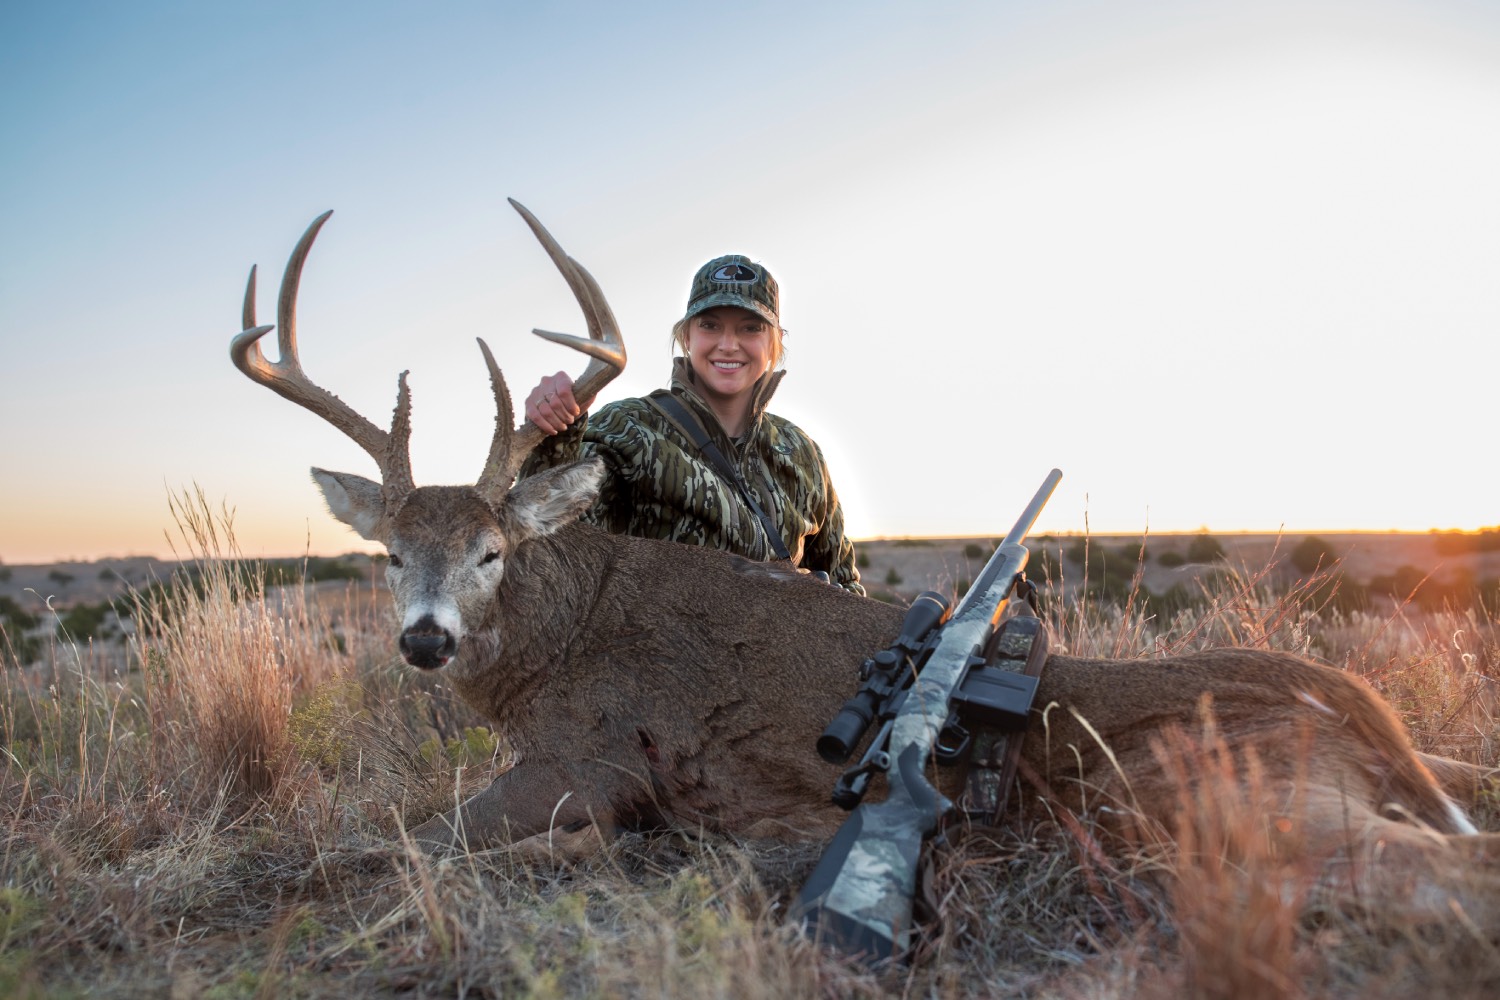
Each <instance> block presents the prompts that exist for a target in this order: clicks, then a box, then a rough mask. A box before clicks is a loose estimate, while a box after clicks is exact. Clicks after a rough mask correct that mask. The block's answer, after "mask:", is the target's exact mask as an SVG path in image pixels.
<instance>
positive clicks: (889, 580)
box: [885, 566, 901, 587]
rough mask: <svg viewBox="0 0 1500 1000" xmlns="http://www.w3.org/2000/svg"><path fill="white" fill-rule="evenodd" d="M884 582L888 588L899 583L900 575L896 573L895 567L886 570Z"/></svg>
mask: <svg viewBox="0 0 1500 1000" xmlns="http://www.w3.org/2000/svg"><path fill="white" fill-rule="evenodd" d="M885 582H886V586H888V587H894V586H896V585H897V584H899V583H900V582H901V574H900V573H897V572H896V567H894V566H892V567H891V568H890V569H888V570H886V573H885Z"/></svg>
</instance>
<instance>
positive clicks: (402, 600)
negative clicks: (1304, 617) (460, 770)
mask: <svg viewBox="0 0 1500 1000" xmlns="http://www.w3.org/2000/svg"><path fill="white" fill-rule="evenodd" d="M517 208H518V210H520V211H521V212H522V214H523V216H524V217H525V218H526V219H527V222H528V223H529V224H530V225H531V227H532V229H533V232H535V233H536V234H537V236H538V238H539V239H540V240H541V241H542V243H543V245H544V247H546V248H547V251H548V253H549V255H551V256H552V258H553V260H554V262H555V263H556V264H557V266H558V267H559V269H560V270H561V271H562V273H563V275H564V276H565V277H566V278H567V280H568V282H569V284H570V286H572V288H573V290H574V293H575V295H576V296H577V297H578V300H579V303H580V305H581V306H582V307H583V309H584V312H585V315H586V316H587V318H588V323H589V329H590V338H588V339H586V340H585V339H583V338H571V337H566V336H563V335H560V334H545V333H544V334H542V335H543V336H545V337H547V338H548V339H552V340H555V341H558V342H561V343H566V344H569V345H570V346H573V347H575V348H578V349H579V350H582V351H584V352H585V353H588V354H589V355H590V356H591V357H592V358H594V361H593V362H591V364H590V366H589V368H588V369H587V370H586V371H585V372H584V373H583V375H582V377H580V378H579V379H578V380H577V382H576V383H575V395H576V396H577V398H578V399H579V400H580V401H581V402H585V403H586V402H587V401H588V400H589V399H590V398H591V397H592V396H593V395H594V394H595V393H597V392H598V390H599V388H600V387H601V386H602V385H603V384H604V382H606V381H607V380H608V379H609V378H610V377H613V375H614V374H616V373H617V372H618V371H619V370H620V369H621V368H622V367H623V365H624V346H623V343H622V342H621V341H620V339H619V335H618V332H617V331H616V330H615V324H614V319H613V317H612V316H611V315H610V314H609V310H608V306H607V305H606V304H605V303H604V299H603V295H602V293H600V291H599V289H598V286H597V285H596V284H595V282H594V281H593V279H592V277H590V276H589V275H588V273H587V272H586V271H584V270H583V268H582V267H580V266H579V265H578V264H577V263H576V262H575V261H573V260H571V259H570V258H568V257H567V256H566V255H565V254H563V253H562V251H561V249H560V248H559V247H557V245H556V243H555V241H553V240H552V238H551V237H550V236H549V235H548V234H547V233H546V231H545V230H544V229H542V228H541V226H540V224H539V223H537V222H536V220H535V219H534V218H532V217H531V216H530V215H529V213H526V212H525V210H524V209H520V207H519V206H517ZM324 219H326V216H324V217H323V218H320V219H319V220H318V221H317V222H315V223H314V224H313V226H312V227H310V229H309V230H308V232H307V234H306V235H304V237H303V240H302V241H301V243H299V244H298V247H297V249H296V251H295V252H294V253H293V255H292V260H291V261H290V262H289V264H288V266H287V274H286V277H285V278H284V279H283V282H282V295H281V304H280V309H279V318H280V322H279V324H278V325H279V330H280V332H279V343H280V347H281V359H280V361H279V362H277V363H275V364H272V363H270V362H268V361H267V360H266V359H265V358H264V357H262V356H261V353H260V349H259V347H258V346H257V341H258V340H259V338H260V337H262V336H263V335H264V334H265V333H267V332H269V330H270V329H271V328H270V327H258V326H256V325H255V320H254V304H253V296H254V272H253V271H252V277H251V284H250V288H249V290H248V291H247V294H246V304H245V311H244V317H245V330H244V332H243V333H241V334H240V335H239V336H238V337H236V338H235V340H234V342H233V345H232V346H231V355H232V357H233V358H234V361H235V363H236V365H237V366H239V367H240V368H241V370H242V371H244V372H245V373H246V374H247V375H249V376H250V377H251V378H252V379H254V380H255V381H257V382H260V383H262V384H264V385H267V386H268V387H269V388H272V389H273V390H275V391H276V392H278V393H280V394H282V395H283V396H286V397H287V398H288V399H291V400H293V401H294V402H297V403H298V404H299V405H301V406H304V407H306V408H308V409H309V410H312V411H313V412H314V413H317V414H318V415H320V416H322V417H324V418H325V419H327V420H329V421H330V422H332V423H334V424H335V425H336V426H338V427H340V428H341V429H343V430H344V431H345V432H346V433H348V434H349V435H350V436H351V437H353V438H354V439H355V440H356V441H357V442H359V443H360V444H361V445H362V446H363V447H364V448H365V449H366V451H368V452H369V453H370V455H371V456H372V457H373V458H374V459H375V460H376V462H377V463H378V464H379V465H380V467H381V473H382V478H381V481H380V482H375V481H372V480H368V479H363V478H361V477H358V476H353V475H349V474H345V473H333V472H325V471H323V470H319V469H315V470H313V474H314V478H315V479H316V480H317V481H318V483H319V485H320V487H321V488H322V489H323V492H324V496H325V498H326V499H327V501H328V504H329V507H330V510H331V511H332V512H333V514H334V515H335V516H336V517H338V518H340V519H341V520H343V521H345V522H346V523H347V524H349V525H350V526H351V527H353V528H354V529H355V530H356V531H358V532H359V533H360V534H361V535H363V536H364V537H366V538H371V539H375V540H378V541H380V542H382V543H383V544H385V545H386V547H387V549H388V551H389V553H390V556H391V559H390V563H389V564H388V567H387V579H388V582H389V584H390V587H391V591H392V594H393V595H394V598H395V604H396V609H397V613H398V615H399V617H400V622H401V631H400V637H399V646H400V648H401V651H402V655H403V656H404V657H405V658H406V660H407V662H408V663H410V664H411V665H413V666H414V667H417V668H420V669H429V670H430V669H439V668H441V669H444V670H446V671H447V673H448V675H449V677H450V679H451V680H452V683H453V685H454V687H455V688H456V690H457V691H458V692H459V694H460V695H461V696H462V697H463V698H464V699H465V700H467V701H468V702H469V703H470V704H471V705H472V706H473V707H474V708H476V709H477V710H478V711H479V712H481V713H482V714H484V715H485V716H486V717H488V718H489V719H490V720H492V721H493V722H494V723H496V724H497V726H499V727H501V728H502V729H503V730H504V732H505V733H506V735H507V737H508V738H509V740H510V742H511V744H512V746H513V747H514V749H515V750H516V751H517V754H518V758H519V762H518V763H517V764H516V766H515V767H513V768H512V769H510V770H509V771H507V772H505V773H504V774H502V775H501V776H500V777H499V778H497V779H496V780H495V782H494V783H493V784H492V785H491V786H490V787H489V788H488V789H486V790H485V791H483V792H481V793H480V794H478V795H476V796H475V797H473V798H472V799H470V800H469V801H468V802H466V803H464V804H462V805H461V806H460V807H458V808H457V809H454V810H452V811H450V812H449V813H447V814H445V815H443V816H439V817H435V818H433V819H431V820H429V821H428V822H426V823H423V824H422V825H421V826H419V827H417V828H416V829H415V830H414V831H413V832H414V834H415V836H416V837H417V838H418V839H419V840H420V841H422V842H423V843H426V844H428V845H431V846H438V847H441V846H451V845H463V844H466V845H469V846H481V845H498V844H507V843H514V842H520V841H524V840H526V839H527V838H537V837H546V838H548V842H549V844H550V841H551V838H552V837H553V836H554V835H557V836H566V835H572V834H575V833H578V832H579V831H589V832H593V831H598V832H604V833H607V832H608V831H610V830H613V829H614V828H616V827H618V826H635V825H652V824H658V823H663V822H666V823H678V824H683V825H686V826H691V827H703V828H707V829H712V830H721V831H726V832H730V833H739V834H744V835H749V836H764V835H774V836H780V837H784V838H792V839H796V838H812V837H819V838H822V837H827V836H828V835H830V834H831V833H832V832H833V830H834V829H835V827H836V826H837V824H838V823H840V822H841V821H842V819H843V817H844V814H843V813H842V812H840V811H838V810H837V809H836V808H835V807H834V806H832V805H831V804H830V801H829V791H830V788H831V786H832V783H833V781H834V779H835V778H836V777H837V769H836V768H834V767H833V766H831V765H828V764H826V763H824V762H823V761H822V760H821V759H820V758H819V757H818V756H817V754H816V753H815V752H814V743H815V741H816V739H817V736H818V734H819V733H820V732H821V731H822V729H823V727H824V726H825V725H826V724H827V722H828V721H829V720H831V719H832V718H833V716H834V714H835V712H836V711H837V709H838V707H839V706H840V704H841V703H842V702H843V700H844V699H845V698H846V697H847V696H848V695H849V694H850V693H852V691H853V688H854V686H855V676H854V671H855V669H856V667H857V666H858V664H859V663H860V662H861V661H862V659H863V658H864V657H865V656H867V655H869V654H871V653H873V652H874V651H876V650H878V649H881V648H883V647H885V646H886V645H887V644H889V642H890V641H891V640H892V639H893V638H894V636H895V635H896V633H897V631H898V629H899V626H900V620H901V617H902V612H901V611H900V610H899V609H896V608H893V607H890V606H888V605H884V604H881V603H879V602H877V601H873V600H869V599H866V598H861V597H857V596H854V595H853V594H850V593H848V592H845V591H842V590H839V589H837V588H832V587H828V586H826V585H824V584H822V583H820V582H817V581H815V580H813V579H812V578H810V577H808V576H805V575H802V574H799V573H797V572H795V571H794V570H793V569H792V568H791V567H789V566H787V565H785V564H781V565H777V564H759V563H752V562H749V561H747V560H745V559H742V558H739V557H737V556H733V555H729V554H727V553H723V552H719V551H710V550H705V549H698V548H693V547H690V546H683V545H675V544H672V543H668V542H659V541H652V540H646V539H636V538H628V537H621V536H613V535H608V534H605V533H603V532H601V531H599V530H597V529H595V528H592V527H589V526H587V525H583V524H580V523H578V521H577V518H578V515H579V514H581V513H582V512H583V511H584V510H585V509H587V508H588V506H589V505H590V504H591V503H592V502H593V500H594V497H595V496H596V495H597V493H598V488H599V483H600V478H601V476H602V475H603V471H604V470H603V469H602V467H601V463H599V462H598V460H586V461H583V462H579V463H574V464H572V465H568V466H563V467H559V468H555V469H551V470H548V471H546V472H544V473H541V474H539V475H535V476H531V477H529V478H526V479H523V480H519V481H515V475H516V472H517V470H518V469H519V468H520V465H521V463H522V461H523V460H524V458H525V455H526V454H527V453H528V452H529V450H530V449H531V448H532V447H534V445H535V443H536V441H537V440H539V439H540V432H538V431H537V430H536V429H535V428H534V427H532V426H531V425H530V424H525V425H523V426H522V427H521V428H519V429H517V430H514V431H512V410H511V405H510V398H509V393H508V391H507V390H506V388H505V384H504V379H503V377H502V376H501V374H500V371H499V369H498V367H497V366H496V365H495V364H494V360H493V358H492V357H491V355H490V353H489V350H488V348H487V347H484V345H483V342H482V341H481V342H480V343H481V347H482V348H483V350H484V355H485V359H486V362H487V364H488V366H489V370H490V376H491V380H492V383H493V385H494V391H495V399H496V406H497V412H498V416H497V430H496V435H495V439H494V443H493V444H492V446H491V451H490V455H489V458H488V460H487V461H486V463H485V466H484V472H483V474H482V475H481V476H480V477H479V480H478V482H476V483H475V484H474V485H473V486H444V487H420V488H418V487H415V486H414V485H413V483H412V479H411V473H410V465H409V460H408V458H407V456H406V441H407V435H408V417H409V411H410V400H409V396H408V394H407V390H406V384H405V378H404V376H403V377H402V381H401V383H400V392H399V396H398V405H397V410H396V415H395V418H394V420H393V422H392V427H391V430H390V431H389V432H383V431H380V430H379V429H377V428H375V427H374V425H372V424H370V423H369V422H368V421H366V420H364V418H362V417H360V416H359V415H358V414H355V413H353V411H351V410H349V408H348V407H347V406H346V405H345V404H343V403H342V402H341V401H340V400H338V398H337V397H335V396H333V395H332V394H330V393H327V392H326V391H324V390H322V389H320V388H318V387H317V386H315V385H313V384H312V383H311V382H310V381H308V380H307V378H306V376H305V375H303V373H302V371H301V368H300V365H299V363H298V361H297V357H296V338H295V332H294V330H295V323H294V305H295V297H296V289H297V284H298V282H299V280H300V272H301V267H302V262H303V260H304V258H305V257H306V254H307V251H308V249H309V248H310V246H311V243H312V240H313V237H314V236H315V235H316V232H317V230H318V227H319V226H321V225H322V223H323V221H324ZM538 332H539V333H541V331H538ZM1184 734H1187V736H1189V737H1192V738H1194V739H1196V738H1200V737H1201V739H1202V740H1203V741H1218V743H1219V744H1220V745H1223V746H1226V747H1228V748H1230V750H1231V751H1232V753H1233V755H1234V757H1235V760H1236V761H1237V762H1238V766H1237V768H1236V769H1235V774H1236V775H1238V776H1239V777H1238V778H1237V779H1235V780H1239V781H1241V783H1242V784H1243V786H1244V789H1245V791H1246V792H1247V794H1250V795H1252V796H1254V797H1255V801H1254V802H1253V803H1252V805H1253V808H1254V809H1255V810H1256V811H1257V815H1262V816H1264V817H1265V819H1266V822H1267V823H1268V824H1269V825H1268V826H1267V829H1268V830H1269V831H1271V832H1270V836H1271V837H1272V838H1273V839H1274V840H1275V841H1276V842H1277V845H1278V846H1279V848H1280V849H1281V850H1282V851H1283V852H1284V853H1285V854H1287V855H1288V856H1292V857H1295V858H1299V859H1303V860H1305V861H1306V862H1307V863H1308V864H1311V865H1316V866H1322V867H1323V869H1324V870H1326V871H1328V872H1332V873H1333V874H1332V875H1330V880H1331V881H1330V884H1333V885H1336V886H1339V887H1342V890H1343V891H1346V892H1352V894H1353V897H1354V898H1355V899H1356V900H1359V899H1367V898H1371V897H1372V896H1373V897H1376V898H1382V899H1394V900H1397V901H1398V902H1399V904H1400V905H1402V906H1406V907H1408V908H1418V909H1421V908H1424V907H1425V908H1426V910H1427V911H1429V912H1431V913H1434V914H1437V915H1443V914H1445V913H1446V909H1445V908H1447V907H1449V906H1450V905H1454V904H1455V903H1456V905H1459V906H1461V907H1463V909H1464V911H1465V913H1466V914H1467V915H1468V916H1469V917H1470V918H1471V919H1472V920H1474V921H1476V922H1477V923H1478V925H1479V926H1481V927H1484V928H1489V929H1491V931H1492V932H1493V931H1494V930H1495V929H1500V874H1497V873H1496V872H1495V860H1496V859H1497V858H1500V837H1497V836H1496V835H1488V834H1485V835H1480V834H1476V833H1475V829H1474V827H1473V825H1472V824H1471V823H1470V822H1469V820H1468V819H1467V818H1466V817H1465V815H1464V812H1463V810H1462V809H1461V808H1460V807H1459V805H1458V804H1456V803H1455V802H1454V801H1453V800H1452V799H1451V798H1450V797H1449V795H1448V794H1447V793H1446V792H1445V791H1444V789H1445V788H1447V789H1449V790H1452V791H1456V792H1461V793H1463V794H1465V795H1468V796H1470V797H1472V795H1473V794H1475V792H1476V790H1477V789H1478V788H1479V784H1480V778H1481V774H1480V772H1479V769H1477V768H1472V767H1470V766H1468V765H1462V764H1459V763H1457V762H1451V761H1443V760H1440V759H1437V758H1428V757H1424V756H1422V755H1419V754H1417V753H1415V752H1414V751H1413V749H1412V747H1411V744H1410V741H1409V739H1408V737H1407V734H1406V732H1405V730H1404V728H1403V727H1402V726H1401V724H1400V722H1399V720H1398V719H1397V718H1396V716H1395V714H1394V713H1393V712H1392V711H1391V709H1390V708H1389V707H1388V706H1387V705H1385V704H1384V703H1383V702H1382V701H1381V700H1380V699H1379V698H1378V697H1377V696H1376V695H1375V694H1374V692H1372V691H1371V689H1370V688H1369V687H1368V686H1367V685H1365V684H1364V683H1363V682H1362V681H1359V680H1358V679H1356V678H1353V677H1351V676H1349V675H1347V674H1345V673H1343V672H1341V671H1338V670H1335V669H1333V668H1330V667H1326V666H1321V665H1318V664H1314V663H1311V662H1309V661H1306V660H1302V659H1299V658H1297V657H1294V656H1291V655H1288V654H1283V653H1273V652H1266V651H1254V650H1216V651H1210V652H1203V653H1197V654H1192V655H1186V656H1179V657H1174V658H1169V659H1154V660H1145V659H1143V660H1099V659H1083V658H1075V657H1070V656H1061V655H1055V656H1052V657H1050V658H1049V659H1048V661H1047V665H1046V669H1045V670H1044V671H1043V673H1042V677H1041V684H1040V688H1039V690H1038V693H1037V698H1036V701H1035V707H1034V709H1033V725H1032V727H1031V731H1030V734H1029V735H1028V737H1027V739H1026V743H1025V750H1024V756H1023V767H1022V773H1023V775H1026V776H1027V780H1028V781H1029V782H1030V784H1031V785H1032V788H1033V790H1034V791H1035V792H1038V793H1044V794H1045V795H1046V796H1048V797H1049V798H1050V800H1051V802H1052V803H1053V806H1054V808H1062V809H1066V810H1071V811H1074V812H1078V813H1084V812H1088V813H1092V814H1094V815H1098V816H1100V817H1102V818H1103V819H1105V820H1106V821H1113V822H1114V823H1115V825H1116V826H1117V827H1120V828H1122V829H1125V828H1130V827H1135V828H1139V827H1141V826H1142V825H1146V826H1152V825H1154V826H1155V828H1157V829H1158V830H1162V831H1167V832H1170V831H1172V830H1173V829H1175V828H1177V826H1178V824H1179V823H1180V822H1182V821H1183V820H1184V818H1185V817H1186V818H1187V819H1191V818H1192V816H1191V814H1192V812H1193V808H1192V806H1191V803H1189V804H1188V805H1185V804H1184V798H1183V794H1184V793H1183V780H1182V776H1181V773H1180V772H1175V771H1174V767H1173V765H1174V763H1175V758H1174V756H1173V755H1174V750H1173V748H1174V747H1181V746H1182V745H1183V743H1182V740H1183V738H1184ZM1434 772H1436V774H1437V778H1435V777H1434ZM1439 779H1440V780H1441V782H1442V785H1441V786H1440V784H1439Z"/></svg>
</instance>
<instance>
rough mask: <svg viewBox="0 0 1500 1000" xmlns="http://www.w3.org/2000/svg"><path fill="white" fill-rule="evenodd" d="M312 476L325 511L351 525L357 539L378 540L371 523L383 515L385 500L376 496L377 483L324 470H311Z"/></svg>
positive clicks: (377, 494) (361, 477)
mask: <svg viewBox="0 0 1500 1000" xmlns="http://www.w3.org/2000/svg"><path fill="white" fill-rule="evenodd" d="M312 477H313V479H315V480H316V481H317V483H318V488H319V489H320V490H322V491H323V499H324V500H326V501H327V502H328V510H329V513H331V514H333V516H334V517H336V518H338V519H339V520H340V521H343V522H344V523H345V524H347V525H348V526H349V527H351V528H353V529H354V530H355V531H356V532H358V534H359V536H360V537H361V538H367V539H369V540H370V541H372V542H378V541H380V540H381V539H379V538H376V537H375V526H376V525H377V524H379V523H380V519H381V517H383V516H384V515H385V502H384V500H382V499H381V496H380V484H379V483H375V482H371V481H370V480H368V479H366V478H364V477H363V476H353V475H350V474H349V473H347V472H328V471H326V470H324V469H313V470H312Z"/></svg>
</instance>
